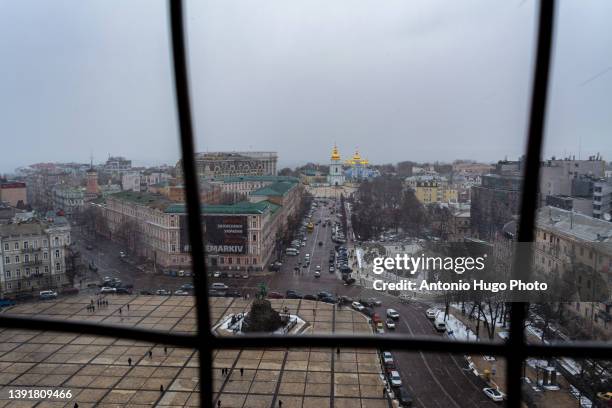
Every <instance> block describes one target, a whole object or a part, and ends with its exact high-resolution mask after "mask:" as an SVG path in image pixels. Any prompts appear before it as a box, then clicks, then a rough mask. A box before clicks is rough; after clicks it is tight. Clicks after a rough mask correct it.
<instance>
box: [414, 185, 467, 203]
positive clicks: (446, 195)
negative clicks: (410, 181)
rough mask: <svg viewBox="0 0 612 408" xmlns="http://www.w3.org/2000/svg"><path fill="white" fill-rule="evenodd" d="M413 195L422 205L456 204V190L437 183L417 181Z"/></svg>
mask: <svg viewBox="0 0 612 408" xmlns="http://www.w3.org/2000/svg"><path fill="white" fill-rule="evenodd" d="M414 194H415V196H416V198H417V200H419V201H420V202H421V203H422V204H424V205H426V204H432V203H456V202H457V190H456V189H454V188H450V187H448V186H447V185H444V184H440V183H438V182H437V181H418V182H417V183H416V185H415V187H414Z"/></svg>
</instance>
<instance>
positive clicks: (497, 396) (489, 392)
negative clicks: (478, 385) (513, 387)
mask: <svg viewBox="0 0 612 408" xmlns="http://www.w3.org/2000/svg"><path fill="white" fill-rule="evenodd" d="M482 392H484V393H485V395H486V396H487V397H489V398H491V399H492V400H493V401H495V402H502V401H503V400H504V397H505V396H506V395H505V394H504V393H503V392H500V391H499V390H497V389H495V388H483V389H482Z"/></svg>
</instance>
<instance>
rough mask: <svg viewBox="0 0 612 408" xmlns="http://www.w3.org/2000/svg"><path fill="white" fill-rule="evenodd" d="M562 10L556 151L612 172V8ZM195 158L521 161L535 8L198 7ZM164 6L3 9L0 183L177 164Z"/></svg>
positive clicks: (103, 2)
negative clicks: (36, 169) (598, 160)
mask: <svg viewBox="0 0 612 408" xmlns="http://www.w3.org/2000/svg"><path fill="white" fill-rule="evenodd" d="M588 5H589V7H588V8H587V7H585V3H584V2H581V1H578V0H566V1H562V2H561V4H560V9H559V10H558V11H559V13H558V25H557V37H556V40H557V41H556V49H555V56H554V64H555V65H554V72H553V83H552V90H551V98H552V99H551V103H550V106H549V108H550V109H549V113H550V115H549V121H548V128H547V143H546V147H547V149H546V152H547V155H551V154H555V155H557V156H563V155H564V154H575V155H576V156H578V154H579V147H581V152H582V157H583V158H584V157H585V156H586V155H589V154H595V153H597V152H600V153H602V154H603V155H604V158H606V159H608V160H611V159H612V137H611V131H612V103H611V101H610V99H611V95H612V25H610V24H609V22H610V21H611V17H612V2H610V1H608V0H601V1H590V2H588ZM187 11H188V41H189V50H190V54H189V58H190V75H191V85H192V97H193V103H194V116H195V122H196V123H195V127H196V135H197V144H198V149H199V150H249V149H254V150H276V151H278V152H279V156H280V162H281V163H280V164H281V165H287V164H289V165H295V164H299V163H304V162H306V161H318V162H322V163H326V162H327V161H328V160H329V153H330V150H331V146H332V145H333V143H334V142H336V143H337V144H338V146H339V148H340V152H341V154H342V155H343V158H344V157H347V156H349V155H352V153H353V151H354V149H355V148H356V147H358V148H359V150H360V151H361V153H362V156H365V157H367V158H369V159H370V161H371V162H373V163H388V162H397V161H401V160H415V161H434V160H439V161H451V160H453V159H459V158H471V159H477V160H483V161H496V160H498V159H503V158H504V157H506V156H507V157H508V158H516V157H517V156H519V155H520V154H521V153H522V150H523V148H524V138H525V133H526V125H527V112H528V108H529V106H528V100H529V87H530V80H531V73H532V57H533V48H534V35H535V34H534V28H535V26H534V22H535V2H534V1H532V0H515V1H503V2H491V1H489V0H482V1H471V0H464V1H455V0H446V1H432V0H423V1H415V0H412V1H405V0H386V1H384V2H381V1H376V0H291V1H287V0H258V1H256V0H209V1H205V2H202V1H197V2H196V1H193V2H189V3H188V7H187ZM168 46H169V38H168V26H167V10H166V3H165V1H161V0H144V1H136V0H129V1H127V0H96V1H86V0H72V1H59V0H53V1H46V0H38V1H32V0H0V61H1V62H0V141H1V150H0V151H1V152H2V154H1V155H0V172H9V171H12V170H13V169H14V168H15V167H17V166H21V165H27V164H31V163H35V162H40V161H80V162H86V161H88V160H89V156H90V154H93V156H94V161H96V162H100V161H103V160H105V159H106V157H107V156H108V155H109V154H112V155H124V156H126V157H128V158H131V159H132V160H134V163H135V164H155V163H170V164H174V163H175V162H176V160H177V158H178V156H179V153H178V139H177V129H176V128H177V127H176V115H175V107H174V99H173V98H174V96H173V95H174V94H173V89H172V81H171V73H172V71H171V67H170V61H169V48H168Z"/></svg>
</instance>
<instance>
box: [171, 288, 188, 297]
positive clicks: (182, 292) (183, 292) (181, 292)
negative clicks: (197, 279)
mask: <svg viewBox="0 0 612 408" xmlns="http://www.w3.org/2000/svg"><path fill="white" fill-rule="evenodd" d="M174 295H175V296H189V292H187V291H186V290H183V289H177V290H175V291H174Z"/></svg>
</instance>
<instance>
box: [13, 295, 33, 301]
mask: <svg viewBox="0 0 612 408" xmlns="http://www.w3.org/2000/svg"><path fill="white" fill-rule="evenodd" d="M32 299H34V295H33V294H31V293H18V294H16V295H15V300H17V301H19V302H23V301H26V300H32Z"/></svg>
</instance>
